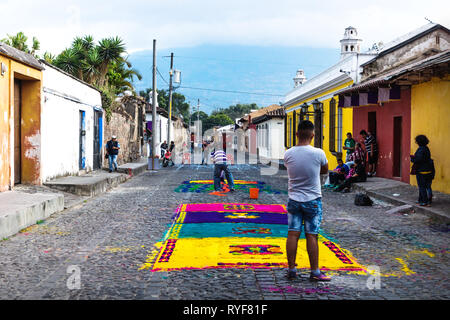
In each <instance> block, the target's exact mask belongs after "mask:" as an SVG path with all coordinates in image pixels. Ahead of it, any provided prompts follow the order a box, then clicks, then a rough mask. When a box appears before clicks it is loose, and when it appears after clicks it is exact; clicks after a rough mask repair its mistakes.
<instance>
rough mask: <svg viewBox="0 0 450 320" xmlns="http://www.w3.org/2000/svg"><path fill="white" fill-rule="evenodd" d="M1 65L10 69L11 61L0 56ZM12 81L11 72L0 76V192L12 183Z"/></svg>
mask: <svg viewBox="0 0 450 320" xmlns="http://www.w3.org/2000/svg"><path fill="white" fill-rule="evenodd" d="M0 63H3V64H5V65H7V66H8V67H9V60H8V59H6V58H5V57H3V56H0ZM9 92H10V79H9V72H7V73H5V74H4V75H3V76H0V192H2V191H6V190H8V189H9V183H10V150H9V135H10V121H9V119H10V94H9Z"/></svg>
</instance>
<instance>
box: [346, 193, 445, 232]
mask: <svg viewBox="0 0 450 320" xmlns="http://www.w3.org/2000/svg"><path fill="white" fill-rule="evenodd" d="M353 188H354V190H357V191H361V192H364V193H366V194H367V195H368V196H369V197H373V198H375V199H378V200H381V201H385V202H387V203H390V204H392V205H395V206H405V205H410V206H411V207H412V208H413V209H414V211H415V212H417V213H421V214H424V215H426V216H428V217H430V218H432V219H433V220H435V221H436V222H439V223H444V224H450V218H449V217H448V216H446V215H445V214H442V213H441V212H438V211H435V210H433V208H432V207H421V206H418V205H417V204H415V203H412V202H409V201H406V200H401V199H399V198H397V197H393V196H388V195H385V194H382V193H380V192H376V191H370V190H366V189H365V188H363V187H361V186H357V185H354V186H353Z"/></svg>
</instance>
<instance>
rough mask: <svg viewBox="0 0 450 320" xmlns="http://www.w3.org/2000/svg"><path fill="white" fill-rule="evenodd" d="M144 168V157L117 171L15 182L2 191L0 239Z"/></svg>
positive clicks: (121, 181)
mask: <svg viewBox="0 0 450 320" xmlns="http://www.w3.org/2000/svg"><path fill="white" fill-rule="evenodd" d="M143 161H145V162H143ZM146 168H147V161H146V159H144V160H141V161H140V162H137V163H126V164H123V165H121V166H119V167H118V170H117V171H118V172H117V173H116V172H114V173H109V172H108V171H104V170H98V171H93V172H90V173H88V174H84V175H80V176H67V177H61V178H57V179H54V180H51V181H47V182H45V183H44V184H43V185H42V186H36V185H18V186H16V187H14V190H13V191H6V192H1V193H0V240H2V239H3V238H7V237H10V236H12V235H14V234H16V233H18V232H19V231H20V230H22V229H24V228H27V227H29V226H31V225H34V224H36V223H37V222H39V221H41V220H45V219H46V218H48V217H49V216H51V215H52V214H54V213H57V212H60V211H63V210H64V209H68V208H72V207H75V206H78V205H81V204H83V203H85V202H86V201H87V200H88V199H89V198H92V197H94V196H96V195H99V194H101V193H103V192H106V191H107V190H109V189H111V188H114V187H116V186H118V185H119V184H120V183H123V182H125V181H126V180H128V179H130V178H131V177H132V176H134V175H137V174H140V173H142V172H144V171H145V170H146Z"/></svg>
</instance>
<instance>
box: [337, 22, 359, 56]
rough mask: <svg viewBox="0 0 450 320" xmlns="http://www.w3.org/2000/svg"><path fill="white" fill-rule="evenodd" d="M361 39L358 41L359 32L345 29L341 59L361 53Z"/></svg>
mask: <svg viewBox="0 0 450 320" xmlns="http://www.w3.org/2000/svg"><path fill="white" fill-rule="evenodd" d="M361 42H362V40H361V39H358V31H357V30H356V28H354V27H348V28H346V29H345V33H344V38H343V39H342V40H341V59H344V58H346V57H348V56H349V55H352V54H354V53H359V52H360V51H361V45H360V43H361Z"/></svg>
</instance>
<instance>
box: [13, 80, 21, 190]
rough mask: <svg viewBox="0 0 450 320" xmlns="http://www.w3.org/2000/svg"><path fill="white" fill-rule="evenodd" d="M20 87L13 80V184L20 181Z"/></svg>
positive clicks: (18, 82)
mask: <svg viewBox="0 0 450 320" xmlns="http://www.w3.org/2000/svg"><path fill="white" fill-rule="evenodd" d="M21 119H22V85H21V82H20V80H14V184H20V183H21V181H22V130H21V129H22V126H21Z"/></svg>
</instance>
